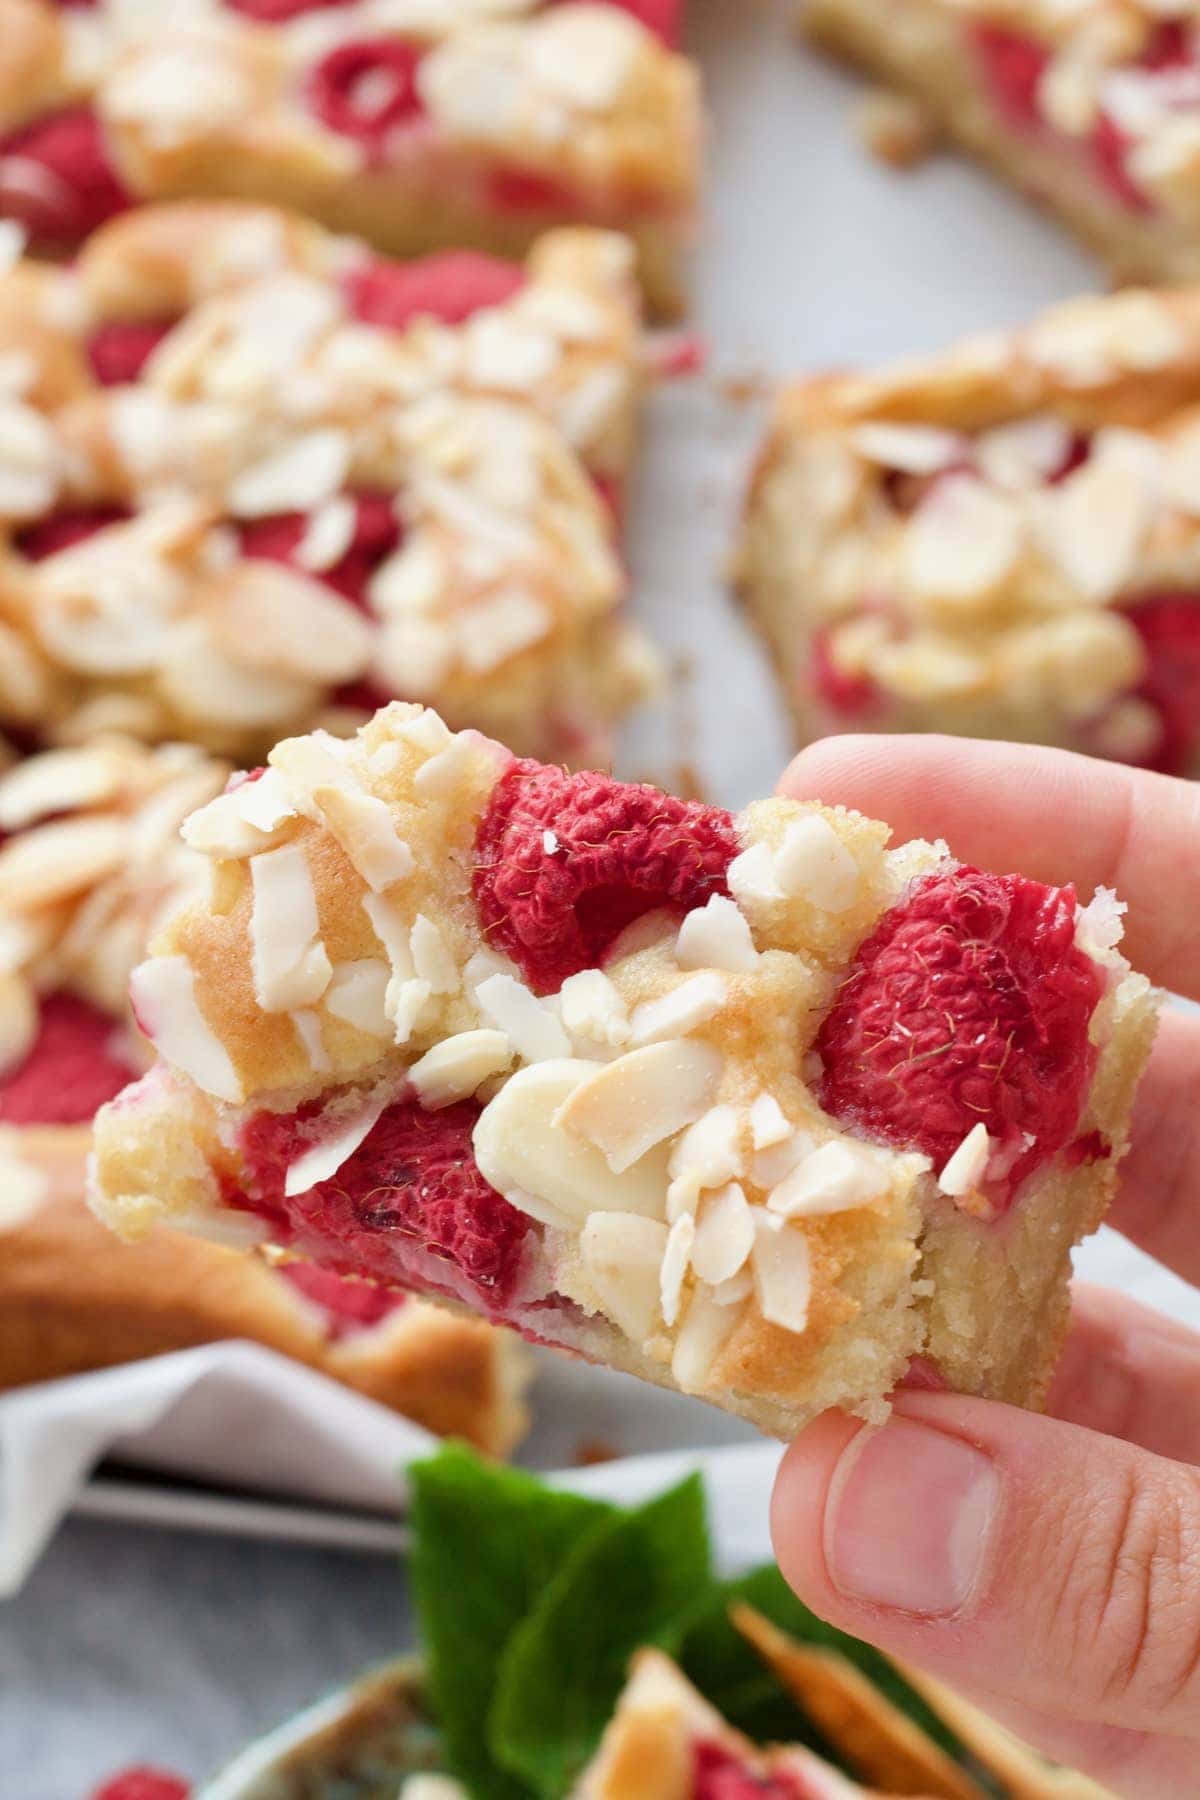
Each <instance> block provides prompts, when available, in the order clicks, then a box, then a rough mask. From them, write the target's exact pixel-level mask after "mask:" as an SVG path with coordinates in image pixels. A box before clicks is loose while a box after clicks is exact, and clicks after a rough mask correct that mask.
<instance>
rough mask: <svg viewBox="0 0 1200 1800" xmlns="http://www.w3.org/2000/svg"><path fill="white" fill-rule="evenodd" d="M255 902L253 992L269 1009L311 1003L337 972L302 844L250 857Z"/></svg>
mask: <svg viewBox="0 0 1200 1800" xmlns="http://www.w3.org/2000/svg"><path fill="white" fill-rule="evenodd" d="M250 880H251V883H252V886H253V889H254V904H253V908H252V910H251V914H250V943H251V951H252V959H253V967H254V994H255V998H256V999H257V1001H258V1004H259V1005H260V1006H261V1007H262V1009H263V1011H264V1012H293V1011H294V1010H295V1009H296V1008H297V1007H304V1006H311V1005H313V1004H314V1003H315V1002H316V1001H318V1000H319V999H320V998H321V996H322V994H323V993H324V992H325V989H326V988H327V987H328V986H329V978H330V976H331V975H332V973H333V970H332V967H331V965H330V961H329V957H328V955H327V954H326V950H325V946H324V944H323V943H322V942H321V935H320V934H321V926H320V920H319V918H318V916H317V896H316V893H315V892H314V890H313V884H312V876H311V874H310V873H309V867H308V857H307V855H306V854H305V852H304V848H303V846H302V845H300V844H285V845H284V846H283V847H282V849H279V850H265V851H263V852H262V853H261V854H260V855H258V856H252V857H251V858H250Z"/></svg>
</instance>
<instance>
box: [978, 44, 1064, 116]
mask: <svg viewBox="0 0 1200 1800" xmlns="http://www.w3.org/2000/svg"><path fill="white" fill-rule="evenodd" d="M970 36H971V45H972V48H973V50H974V52H975V55H976V56H977V57H978V59H979V61H980V63H981V64H982V67H983V75H984V79H985V81H986V82H987V85H988V87H989V89H990V90H991V95H992V99H993V101H994V102H995V105H996V109H997V111H998V112H999V113H1000V114H1001V115H1002V116H1003V118H1004V119H1005V120H1006V121H1007V122H1008V124H1009V125H1012V126H1015V127H1016V129H1017V130H1018V131H1040V130H1041V128H1042V125H1043V119H1042V110H1041V106H1040V105H1039V103H1038V87H1039V85H1040V83H1041V79H1042V76H1043V75H1044V74H1045V71H1046V65H1047V63H1048V62H1049V60H1050V55H1049V52H1048V51H1047V50H1046V49H1045V48H1044V47H1043V46H1042V45H1041V44H1039V43H1038V42H1037V40H1036V38H1031V37H1027V36H1026V35H1025V33H1024V32H1020V31H1005V30H1004V29H1003V27H1002V26H999V25H976V26H974V27H973V28H972V30H971V34H970Z"/></svg>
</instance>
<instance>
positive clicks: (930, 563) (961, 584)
mask: <svg viewBox="0 0 1200 1800" xmlns="http://www.w3.org/2000/svg"><path fill="white" fill-rule="evenodd" d="M1024 548H1025V525H1024V521H1023V518H1022V515H1021V512H1020V510H1019V508H1018V507H1017V505H1016V503H1015V502H1014V501H1013V500H1012V499H1010V498H1009V497H1008V496H1007V495H1005V494H1001V493H999V492H997V491H996V490H995V489H994V488H989V487H986V486H985V485H984V483H983V482H981V481H978V480H976V478H975V477H974V476H971V475H960V476H956V477H955V478H954V479H953V480H946V481H942V482H939V483H938V484H937V485H936V486H935V487H934V488H933V489H932V490H931V491H930V493H929V494H928V495H927V497H926V499H925V500H924V501H923V503H922V504H921V505H920V506H919V507H918V508H917V510H916V512H915V513H914V514H913V516H912V518H911V520H910V521H909V525H908V531H907V534H906V537H905V543H904V566H905V573H906V575H907V578H908V584H909V586H910V588H911V589H912V591H913V592H914V593H915V594H917V595H920V596H928V597H929V598H931V599H934V600H943V599H944V600H952V601H954V600H957V601H964V602H967V603H970V602H972V601H975V600H979V599H983V598H985V597H986V596H988V595H990V594H993V593H995V592H996V590H997V589H998V588H999V587H1000V586H1001V585H1002V584H1003V583H1004V582H1005V581H1006V580H1007V579H1008V577H1009V576H1010V574H1011V573H1012V571H1013V569H1014V567H1015V566H1016V564H1017V562H1018V560H1019V559H1020V557H1021V554H1022V551H1023V550H1024Z"/></svg>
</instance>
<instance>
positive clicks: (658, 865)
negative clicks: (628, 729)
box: [474, 761, 738, 994]
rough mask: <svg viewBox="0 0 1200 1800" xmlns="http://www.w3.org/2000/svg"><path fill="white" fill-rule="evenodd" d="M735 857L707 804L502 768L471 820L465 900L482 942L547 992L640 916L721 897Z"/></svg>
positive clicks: (729, 824)
mask: <svg viewBox="0 0 1200 1800" xmlns="http://www.w3.org/2000/svg"><path fill="white" fill-rule="evenodd" d="M549 834H552V835H553V838H554V839H555V840H557V841H556V843H554V844H553V847H550V835H549ZM737 853H738V845H737V839H736V838H735V836H734V830H733V820H732V819H731V818H730V816H729V814H728V813H726V812H719V811H718V810H717V809H716V808H715V807H711V806H701V805H699V804H698V803H697V802H696V801H694V800H676V799H675V798H674V797H673V796H672V795H670V794H663V793H660V792H659V790H658V789H657V788H652V787H642V786H640V785H635V784H633V783H625V782H618V781H614V780H613V779H612V777H611V776H610V775H599V774H597V773H595V772H594V771H586V772H583V773H580V774H578V775H568V774H567V772H566V771H565V770H564V769H556V768H548V767H544V766H543V765H542V764H541V763H536V762H528V761H514V762H513V763H511V764H510V765H509V767H508V768H507V769H506V770H505V772H504V774H503V775H502V776H501V778H500V780H499V781H498V782H497V784H496V786H495V788H494V789H493V790H492V796H491V800H490V802H489V804H488V808H487V811H486V812H485V813H484V815H483V818H482V819H481V821H480V825H479V832H478V835H477V837H476V840H475V874H474V885H475V903H476V905H477V906H478V908H479V916H480V920H481V922H482V925H483V930H484V933H485V934H486V936H487V939H488V942H489V943H490V944H492V945H493V947H494V948H496V949H498V950H503V951H504V952H505V954H506V955H508V956H511V957H512V959H513V961H514V962H515V963H517V964H518V966H519V967H520V969H521V971H522V973H523V974H524V976H525V979H526V980H527V981H528V982H529V984H530V985H531V986H532V987H533V988H535V989H536V990H537V991H538V992H539V993H542V994H547V993H554V992H555V991H556V990H557V989H558V988H560V987H561V986H562V984H563V982H564V981H565V980H566V979H567V977H568V975H574V974H577V973H578V971H579V970H580V969H589V968H594V967H595V965H596V964H597V963H598V962H599V961H600V960H601V958H602V957H603V955H604V953H605V951H607V950H608V949H609V947H610V946H611V945H612V943H613V941H614V939H615V938H616V937H618V936H619V934H620V933H621V932H622V931H623V930H624V929H625V927H626V926H627V925H630V924H632V923H633V921H634V920H635V919H640V918H641V917H642V915H643V914H645V913H648V912H653V911H654V910H655V909H656V908H658V907H671V908H673V909H675V910H676V911H678V912H679V913H684V912H689V911H690V910H691V909H692V907H694V906H703V905H704V903H705V901H706V900H707V899H708V898H709V897H710V896H711V895H713V894H724V893H726V892H728V889H727V886H726V880H725V875H726V871H727V869H728V868H729V865H730V863H731V862H732V861H733V858H734V857H735V856H736V855H737Z"/></svg>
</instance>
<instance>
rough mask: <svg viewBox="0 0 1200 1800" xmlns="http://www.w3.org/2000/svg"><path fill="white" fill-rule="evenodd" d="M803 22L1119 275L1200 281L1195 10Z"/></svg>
mask: <svg viewBox="0 0 1200 1800" xmlns="http://www.w3.org/2000/svg"><path fill="white" fill-rule="evenodd" d="M802 18H803V20H804V22H805V25H806V27H807V29H808V30H809V32H810V33H811V35H812V36H813V37H814V38H815V39H816V40H817V41H818V42H820V43H822V44H824V45H825V46H827V47H828V48H830V49H832V50H834V51H836V52H838V53H839V54H843V55H847V56H849V57H851V58H852V59H854V60H856V61H860V62H863V63H865V64H866V65H867V66H868V67H870V68H872V69H874V70H875V71H877V72H878V73H880V74H882V75H883V76H884V77H885V79H887V80H889V81H891V82H894V83H896V84H897V85H898V86H900V87H902V88H904V89H906V90H907V91H908V92H910V93H912V94H915V95H917V96H918V97H919V98H920V100H921V102H922V103H923V104H924V105H925V106H926V107H927V108H928V110H929V113H930V116H931V118H932V120H933V121H935V122H936V124H938V125H940V126H942V127H944V128H945V129H946V130H947V131H948V133H949V134H950V136H952V137H953V138H954V139H955V140H956V141H957V142H959V143H961V144H963V145H965V146H966V147H967V148H968V149H970V150H973V151H974V152H976V153H977V154H978V155H980V156H982V157H984V158H985V159H986V160H987V161H988V162H990V163H991V164H993V165H994V166H995V167H996V168H997V169H998V170H999V171H1000V172H1001V173H1002V174H1003V175H1005V176H1007V177H1008V178H1009V179H1010V180H1012V181H1015V182H1016V183H1017V184H1018V185H1019V186H1021V187H1023V188H1025V189H1026V190H1028V192H1029V193H1030V194H1031V195H1032V196H1033V197H1034V198H1036V199H1038V200H1040V201H1042V202H1044V203H1046V204H1048V205H1050V206H1051V207H1053V208H1054V209H1055V210H1056V211H1057V212H1058V213H1060V214H1061V215H1062V216H1063V217H1064V218H1065V219H1066V220H1067V221H1068V223H1070V224H1071V225H1072V226H1073V227H1074V228H1075V229H1076V230H1077V231H1078V232H1079V233H1080V234H1081V235H1082V236H1083V237H1084V238H1086V239H1087V240H1088V241H1089V242H1090V243H1092V244H1094V245H1095V247H1096V248H1097V249H1098V250H1099V251H1100V252H1101V254H1102V255H1103V256H1104V257H1105V259H1106V260H1107V261H1108V263H1109V264H1110V265H1111V266H1112V268H1113V269H1114V271H1115V273H1116V274H1117V275H1118V276H1119V277H1120V278H1122V279H1125V280H1129V279H1134V280H1160V281H1161V280H1168V281H1181V280H1195V279H1196V278H1197V276H1200V131H1198V129H1197V123H1196V105H1197V99H1198V98H1200V56H1198V54H1197V51H1198V45H1200V35H1198V20H1200V14H1198V12H1197V8H1196V6H1195V4H1194V0H1180V3H1178V4H1170V3H1168V4H1166V5H1157V4H1148V3H1142V0H1078V3H1074V4H1071V5H1061V4H1057V3H1056V0H890V3H889V5H887V6H885V7H881V6H876V5H874V4H873V0H806V4H805V6H804V10H803V12H802Z"/></svg>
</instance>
